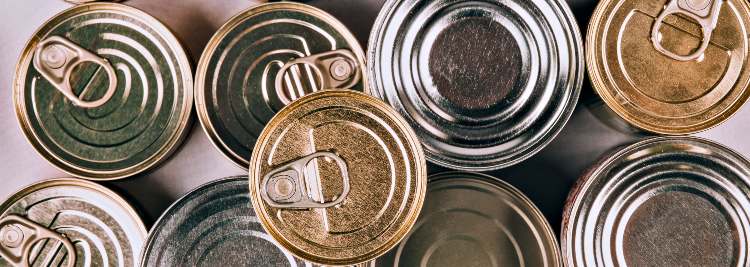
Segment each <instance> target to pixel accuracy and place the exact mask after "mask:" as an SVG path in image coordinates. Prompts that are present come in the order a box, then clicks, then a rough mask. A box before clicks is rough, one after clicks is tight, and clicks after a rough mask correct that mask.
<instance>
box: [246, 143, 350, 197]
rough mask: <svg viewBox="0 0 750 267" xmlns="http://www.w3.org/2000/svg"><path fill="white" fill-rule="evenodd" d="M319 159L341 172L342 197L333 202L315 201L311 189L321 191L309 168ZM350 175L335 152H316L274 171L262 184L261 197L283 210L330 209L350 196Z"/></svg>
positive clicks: (266, 176) (267, 175) (265, 177)
mask: <svg viewBox="0 0 750 267" xmlns="http://www.w3.org/2000/svg"><path fill="white" fill-rule="evenodd" d="M317 158H330V159H333V160H334V161H335V162H336V164H337V165H338V167H339V170H340V172H341V177H342V182H343V188H342V190H341V194H339V195H338V196H337V197H336V198H335V199H333V200H331V201H325V200H323V201H315V200H314V199H313V198H312V197H311V196H310V193H309V192H310V190H309V188H311V187H315V188H319V187H320V185H319V184H313V183H319V181H318V180H317V179H313V178H316V177H309V176H308V174H307V173H306V172H305V169H306V166H307V165H308V164H309V163H310V162H311V161H313V160H314V159H317ZM349 190H350V185H349V172H348V170H347V166H346V162H345V161H344V159H342V158H341V157H339V156H338V155H336V154H335V153H332V152H327V151H322V152H315V153H313V154H310V155H307V156H305V157H302V158H300V159H297V160H294V161H292V162H290V163H287V164H284V165H282V166H280V167H278V168H275V169H273V170H271V171H270V172H269V173H268V174H266V175H265V176H264V177H263V180H262V181H261V187H260V194H261V197H262V198H263V200H264V201H265V202H266V203H267V204H268V205H269V206H271V207H274V208H282V209H313V208H330V207H333V206H336V205H338V204H340V203H341V202H343V201H344V199H346V197H347V195H349Z"/></svg>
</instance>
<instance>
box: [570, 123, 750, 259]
mask: <svg viewBox="0 0 750 267" xmlns="http://www.w3.org/2000/svg"><path fill="white" fill-rule="evenodd" d="M748 193H750V162H748V161H747V160H746V159H744V158H743V157H742V156H740V155H739V154H737V153H735V152H733V151H731V150H730V149H728V148H726V147H723V146H721V145H719V144H717V143H713V142H710V141H708V140H704V139H698V138H686V137H668V138H652V139H647V140H644V141H641V142H638V143H636V144H633V145H630V146H628V147H626V148H624V149H622V150H619V151H617V152H615V153H614V154H612V155H611V156H607V157H605V158H604V159H602V161H601V162H599V163H598V164H596V165H594V166H593V167H592V168H591V170H590V171H588V172H587V173H586V174H585V175H584V176H583V177H582V178H581V179H580V180H579V182H578V184H577V185H576V186H575V187H574V189H573V191H572V192H571V194H570V196H569V197H568V200H567V201H566V207H565V211H564V215H563V227H562V234H561V236H562V248H563V254H564V255H565V257H566V259H567V264H568V265H570V266H643V265H653V266H747V265H748V264H750V250H748V241H749V240H748V237H750V197H749V195H750V194H748Z"/></svg>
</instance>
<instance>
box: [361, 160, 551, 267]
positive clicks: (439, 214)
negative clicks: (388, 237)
mask: <svg viewBox="0 0 750 267" xmlns="http://www.w3.org/2000/svg"><path fill="white" fill-rule="evenodd" d="M557 244H558V243H557V239H556V238H555V234H554V232H553V231H552V227H550V225H549V223H548V222H547V220H546V219H545V218H544V216H543V215H542V213H541V212H540V211H539V209H537V207H536V206H535V205H534V204H533V203H532V202H531V200H529V199H528V198H527V197H526V196H525V195H524V194H523V193H521V192H520V191H518V190H517V189H516V188H514V187H513V186H511V185H509V184H507V183H505V182H503V181H501V180H499V179H497V178H495V177H492V176H488V175H484V174H478V173H460V172H448V173H441V174H436V175H431V176H430V178H429V183H428V190H427V198H426V201H425V204H424V208H423V209H422V214H421V215H420V217H419V219H418V220H417V223H416V224H415V226H414V228H413V229H412V230H411V232H410V233H409V234H408V235H407V236H406V238H404V240H403V241H402V242H401V244H399V245H398V246H397V247H396V248H395V249H393V250H391V251H390V252H388V253H387V254H385V255H384V256H382V257H380V258H378V259H377V262H376V264H375V266H561V265H562V259H561V258H560V249H559V247H558V245H557Z"/></svg>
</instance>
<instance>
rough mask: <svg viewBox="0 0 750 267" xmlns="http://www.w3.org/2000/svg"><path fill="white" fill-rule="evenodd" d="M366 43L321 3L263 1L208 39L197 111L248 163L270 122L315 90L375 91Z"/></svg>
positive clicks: (212, 133)
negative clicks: (371, 87) (368, 72)
mask: <svg viewBox="0 0 750 267" xmlns="http://www.w3.org/2000/svg"><path fill="white" fill-rule="evenodd" d="M364 66H365V61H364V53H363V52H362V48H361V47H360V46H359V43H357V40H356V38H354V36H353V35H352V34H351V33H350V32H349V30H348V29H347V28H346V27H345V26H344V25H343V24H341V22H339V21H338V20H336V19H335V18H334V17H333V16H331V15H329V14H328V13H325V12H324V11H322V10H319V9H317V8H314V7H311V6H308V5H305V4H299V3H291V2H282V3H271V4H263V5H259V6H255V7H252V8H250V9H247V10H245V11H243V12H241V13H240V14H238V15H236V16H235V17H233V18H231V19H230V20H229V21H228V22H227V23H225V24H224V26H222V27H221V28H220V29H219V30H218V31H217V33H216V34H215V35H214V36H213V38H211V40H210V41H209V42H208V45H207V47H206V49H205V50H204V52H203V55H202V57H201V60H200V63H199V64H198V70H197V72H196V86H195V94H196V99H195V103H196V108H197V110H198V117H199V118H200V121H201V124H202V125H203V128H204V130H205V131H206V133H207V134H208V136H209V137H210V139H211V141H212V142H213V144H214V145H215V146H216V147H217V148H218V149H219V150H221V151H222V152H223V153H224V154H225V155H226V156H227V157H229V158H230V159H231V160H232V161H233V162H235V163H236V164H237V165H239V166H241V167H242V168H247V165H248V159H250V153H251V152H252V148H253V145H254V144H255V142H256V140H257V139H258V135H260V133H261V131H262V130H263V127H264V126H265V125H266V123H267V122H268V121H269V120H270V119H271V117H273V116H274V114H276V112H278V111H279V110H280V109H281V108H283V107H284V106H285V105H287V104H289V102H291V101H293V100H295V99H297V98H299V97H301V96H302V95H305V94H308V93H310V92H313V91H318V90H321V89H328V88H349V89H353V90H358V91H364V92H368V91H369V90H368V89H367V83H366V82H365V80H366V79H365V77H366V76H365V75H366V74H365V71H364Z"/></svg>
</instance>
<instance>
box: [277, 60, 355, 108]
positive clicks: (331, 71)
mask: <svg viewBox="0 0 750 267" xmlns="http://www.w3.org/2000/svg"><path fill="white" fill-rule="evenodd" d="M301 64H304V65H307V66H310V67H312V68H313V70H314V72H315V74H316V75H317V76H318V81H319V82H320V86H321V88H320V89H332V88H339V89H347V88H351V87H352V86H354V85H355V84H357V82H359V80H360V78H361V77H362V74H361V73H360V70H359V65H358V64H357V58H356V57H355V56H354V54H353V53H352V52H351V51H349V50H346V49H338V50H334V51H329V52H324V53H320V54H315V55H311V56H307V57H301V58H297V59H294V60H292V61H289V62H287V63H286V64H284V66H283V67H281V69H280V70H279V72H278V73H277V74H276V82H275V86H276V94H277V95H278V96H279V98H280V99H281V102H282V103H284V105H287V104H289V103H291V102H292V101H293V100H294V99H289V98H287V97H286V94H285V93H284V89H283V88H284V87H282V86H283V83H282V82H283V80H284V76H286V75H287V71H288V70H289V68H291V67H292V66H296V65H301ZM289 76H290V77H291V79H293V82H292V85H291V86H292V87H293V86H294V85H295V84H297V83H301V82H302V81H300V80H299V78H298V77H296V76H294V75H289ZM289 90H294V88H289ZM299 91H303V90H299Z"/></svg>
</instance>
